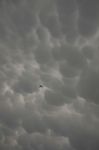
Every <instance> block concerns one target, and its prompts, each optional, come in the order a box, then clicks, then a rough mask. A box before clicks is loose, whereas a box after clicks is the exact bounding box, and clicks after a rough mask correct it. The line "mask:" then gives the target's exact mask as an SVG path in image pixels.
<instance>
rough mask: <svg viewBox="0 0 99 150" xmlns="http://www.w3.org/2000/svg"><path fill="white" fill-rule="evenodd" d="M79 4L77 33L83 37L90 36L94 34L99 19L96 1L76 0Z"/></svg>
mask: <svg viewBox="0 0 99 150" xmlns="http://www.w3.org/2000/svg"><path fill="white" fill-rule="evenodd" d="M78 4H79V12H80V17H79V21H78V22H79V31H80V33H81V34H82V35H83V36H89V37H90V36H91V35H93V34H95V33H96V31H97V28H98V22H99V20H98V18H99V2H98V1H97V0H95V1H93V0H91V1H90V0H84V1H83V2H81V1H79V0H78Z"/></svg>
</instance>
